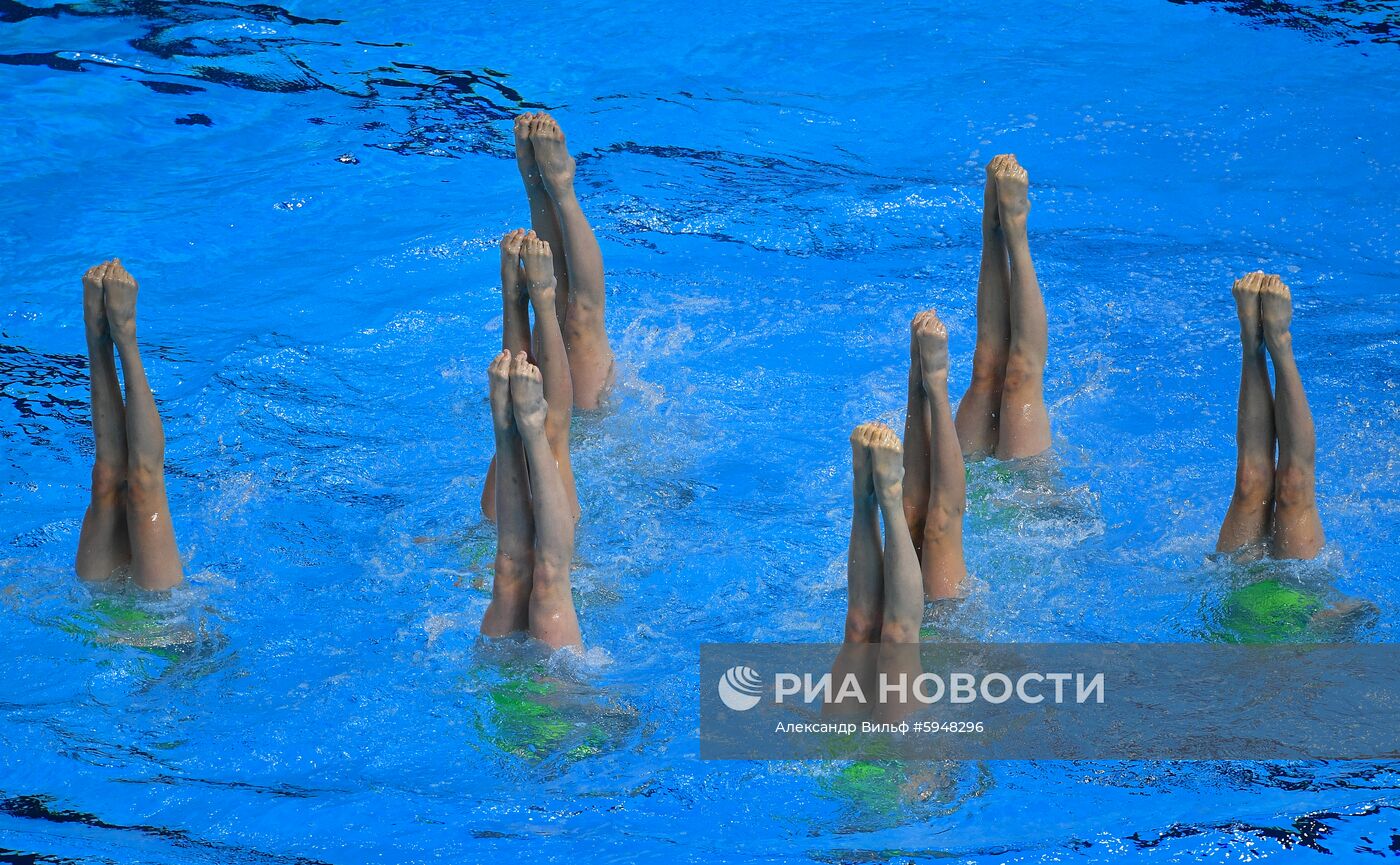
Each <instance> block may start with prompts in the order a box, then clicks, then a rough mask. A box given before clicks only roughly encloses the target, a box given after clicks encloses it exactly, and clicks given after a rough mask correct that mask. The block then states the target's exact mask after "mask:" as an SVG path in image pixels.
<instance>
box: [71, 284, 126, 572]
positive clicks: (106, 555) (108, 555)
mask: <svg viewBox="0 0 1400 865" xmlns="http://www.w3.org/2000/svg"><path fill="white" fill-rule="evenodd" d="M109 265H110V262H106V261H104V262H103V263H101V264H98V265H95V266H94V267H92V268H91V269H90V270H88V272H87V273H85V274H83V325H84V329H85V331H86V334H87V348H88V387H89V391H90V394H91V400H92V434H93V438H94V439H95V440H96V445H97V447H96V451H97V453H96V458H95V459H94V460H93V465H92V498H91V501H90V502H89V504H88V509H87V513H86V514H85V515H84V516H83V528H82V532H81V534H79V536H78V556H77V563H76V567H77V571H78V576H79V577H81V578H83V579H84V580H105V579H108V578H109V577H111V576H112V574H113V573H114V572H115V571H116V570H117V569H118V568H121V567H124V566H125V565H128V564H130V563H131V541H130V539H129V538H128V536H127V529H126V408H125V406H124V405H123V404H122V394H121V385H120V384H119V383H118V381H117V362H116V359H115V357H114V355H113V351H114V350H115V347H114V346H113V343H112V333H111V329H110V328H109V327H108V324H107V310H106V305H105V304H104V302H103V299H102V277H103V275H104V274H106V272H107V268H108V266H109Z"/></svg>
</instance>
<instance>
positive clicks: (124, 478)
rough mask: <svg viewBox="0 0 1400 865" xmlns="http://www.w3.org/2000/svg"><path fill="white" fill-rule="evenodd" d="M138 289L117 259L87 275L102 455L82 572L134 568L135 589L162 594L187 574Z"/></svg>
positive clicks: (86, 314)
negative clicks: (144, 350) (139, 326)
mask: <svg viewBox="0 0 1400 865" xmlns="http://www.w3.org/2000/svg"><path fill="white" fill-rule="evenodd" d="M136 293H137V285H136V280H135V279H133V278H132V276H131V274H130V273H128V272H127V271H126V268H124V267H122V264H121V261H120V260H119V259H113V260H111V261H108V262H103V263H102V264H99V265H96V266H95V267H93V268H91V269H90V270H88V272H87V273H85V274H83V323H84V325H85V327H86V330H87V345H88V359H89V386H90V390H91V398H92V432H93V438H94V439H95V440H96V457H95V459H94V461H93V466H92V499H91V501H90V502H89V504H88V509H87V514H86V515H84V517H83V528H82V533H81V534H80V535H79V537H78V556H77V562H76V569H77V572H78V576H79V577H81V578H82V579H84V580H91V581H102V580H107V579H110V578H111V577H112V576H113V575H115V574H116V573H117V572H119V571H120V570H122V569H124V568H126V567H127V566H130V570H131V579H132V581H133V582H134V583H136V585H137V586H139V587H141V588H143V589H148V590H151V591H161V590H164V589H169V588H172V587H174V586H177V585H179V583H180V581H181V580H182V579H184V572H183V570H182V567H181V564H180V553H179V550H178V549H177V548H176V546H175V529H174V526H173V525H172V524H171V521H170V503H169V502H168V501H167V500H166V495H165V431H164V429H163V428H162V427H161V422H160V413H159V412H158V411H157V410H156V403H155V398H154V397H153V396H152V395H151V387H150V384H149V383H148V382H147V380H146V369H145V367H144V366H142V364H141V353H140V350H139V349H138V347H137V345H136ZM114 348H115V351H116V354H117V355H120V357H121V362H122V377H123V378H124V379H125V383H126V401H125V403H123V401H122V389H121V385H120V384H119V383H118V381H117V367H116V361H115V359H114V357H113V349H114Z"/></svg>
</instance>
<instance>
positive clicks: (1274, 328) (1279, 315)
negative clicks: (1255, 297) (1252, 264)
mask: <svg viewBox="0 0 1400 865" xmlns="http://www.w3.org/2000/svg"><path fill="white" fill-rule="evenodd" d="M1259 276H1260V280H1259V314H1260V318H1261V319H1262V320H1263V323H1264V342H1266V343H1268V344H1269V347H1270V348H1273V347H1274V346H1283V345H1285V344H1286V343H1288V342H1289V341H1290V337H1289V333H1288V327H1289V325H1290V324H1292V322H1293V295H1292V294H1291V293H1290V292H1289V291H1288V286H1286V285H1284V284H1283V280H1281V279H1279V278H1278V276H1277V275H1275V274H1272V273H1261V274H1259Z"/></svg>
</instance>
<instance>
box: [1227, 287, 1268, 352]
mask: <svg viewBox="0 0 1400 865" xmlns="http://www.w3.org/2000/svg"><path fill="white" fill-rule="evenodd" d="M1263 284H1264V274H1263V273H1262V272H1260V271H1257V270H1256V271H1255V272H1254V273H1246V274H1245V275H1244V276H1242V277H1240V278H1239V279H1237V280H1235V284H1234V287H1232V288H1231V289H1230V293H1231V294H1233V295H1234V296H1235V311H1236V312H1237V313H1238V314H1239V317H1240V342H1243V343H1244V345H1245V347H1246V348H1251V349H1256V348H1258V347H1259V346H1260V345H1262V344H1263V342H1264V325H1263V322H1262V321H1261V319H1260V315H1259V304H1260V299H1259V290H1260V288H1261V287H1262V286H1263Z"/></svg>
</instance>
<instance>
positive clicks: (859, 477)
mask: <svg viewBox="0 0 1400 865" xmlns="http://www.w3.org/2000/svg"><path fill="white" fill-rule="evenodd" d="M876 427H877V424H873V423H863V424H861V425H860V426H858V427H856V428H855V429H854V430H852V431H851V474H852V477H853V481H852V484H851V492H852V494H853V495H854V496H855V498H856V500H857V501H867V500H871V499H874V498H875V475H874V468H873V467H872V465H871V461H870V435H871V433H872V432H873V431H874V430H875V429H876Z"/></svg>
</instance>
